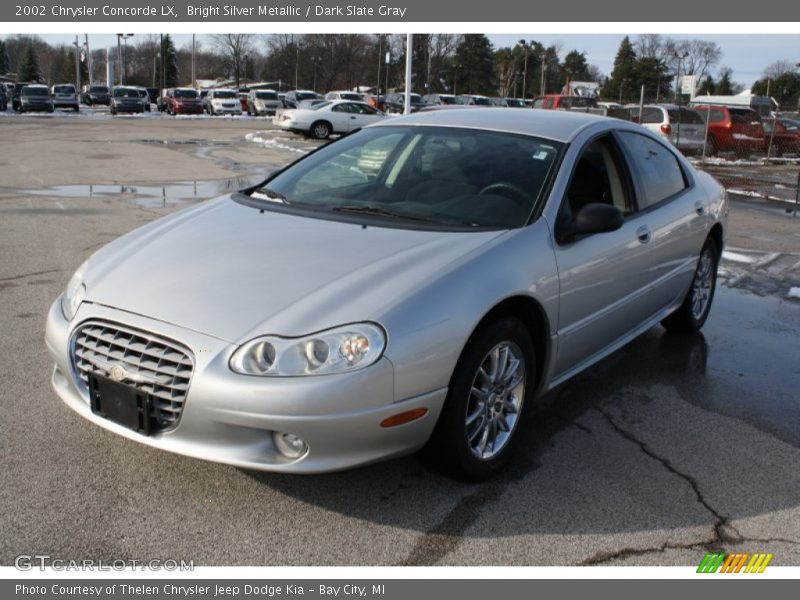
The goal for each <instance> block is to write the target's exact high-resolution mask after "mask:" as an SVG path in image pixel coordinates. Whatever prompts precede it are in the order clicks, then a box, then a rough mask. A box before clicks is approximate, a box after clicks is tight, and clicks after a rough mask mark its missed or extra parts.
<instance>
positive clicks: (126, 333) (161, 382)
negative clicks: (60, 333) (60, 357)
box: [71, 321, 194, 431]
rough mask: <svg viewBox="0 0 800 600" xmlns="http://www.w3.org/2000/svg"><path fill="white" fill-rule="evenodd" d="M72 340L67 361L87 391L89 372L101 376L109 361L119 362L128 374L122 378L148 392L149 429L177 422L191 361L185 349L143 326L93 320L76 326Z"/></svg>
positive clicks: (190, 371)
mask: <svg viewBox="0 0 800 600" xmlns="http://www.w3.org/2000/svg"><path fill="white" fill-rule="evenodd" d="M72 340H73V341H72V346H71V350H72V365H73V368H74V371H75V375H76V376H77V378H78V380H79V384H80V385H81V386H82V388H83V391H84V392H85V393H86V394H87V396H88V394H89V374H90V373H93V374H95V375H99V376H101V377H106V376H107V375H108V372H109V370H110V368H111V367H112V366H114V365H120V366H122V367H123V368H124V369H125V371H126V372H127V373H129V374H131V378H130V380H128V381H124V383H126V384H128V385H131V386H133V387H135V388H136V389H138V390H141V391H143V392H146V393H148V394H149V395H150V397H151V402H150V418H151V422H152V428H153V429H155V430H156V431H163V430H165V429H170V428H171V427H174V426H175V425H177V423H178V420H179V419H180V417H181V411H182V410H183V404H184V402H185V401H186V394H187V393H188V391H189V381H190V379H191V377H192V368H193V366H194V361H193V360H192V356H191V354H190V352H189V351H188V350H186V349H184V348H182V347H181V346H180V345H179V344H177V343H176V342H172V341H170V340H166V339H164V338H161V337H158V336H155V335H153V334H150V333H147V332H144V331H139V330H136V329H130V328H127V327H123V326H121V325H117V324H116V323H109V322H99V321H92V322H89V323H85V324H83V325H81V326H80V327H79V328H78V329H77V331H76V332H75V334H74V336H73V338H72Z"/></svg>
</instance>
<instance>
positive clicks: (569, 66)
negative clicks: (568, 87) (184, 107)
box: [563, 50, 590, 81]
mask: <svg viewBox="0 0 800 600" xmlns="http://www.w3.org/2000/svg"><path fill="white" fill-rule="evenodd" d="M563 69H564V73H566V75H567V77H569V80H570V81H587V80H588V79H589V78H590V77H589V64H588V63H587V62H586V55H585V54H584V53H583V52H578V51H577V50H573V51H572V52H570V53H569V54H567V55H566V56H565V57H564V65H563Z"/></svg>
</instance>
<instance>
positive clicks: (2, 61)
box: [0, 40, 10, 75]
mask: <svg viewBox="0 0 800 600" xmlns="http://www.w3.org/2000/svg"><path fill="white" fill-rule="evenodd" d="M9 70H10V66H9V64H8V49H7V48H6V43H5V42H4V41H3V40H0V75H5V74H6V73H8V72H9Z"/></svg>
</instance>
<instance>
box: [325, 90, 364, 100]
mask: <svg viewBox="0 0 800 600" xmlns="http://www.w3.org/2000/svg"><path fill="white" fill-rule="evenodd" d="M325 100H352V101H354V102H364V99H363V98H362V96H361V94H359V93H358V92H348V91H341V92H328V93H327V94H325Z"/></svg>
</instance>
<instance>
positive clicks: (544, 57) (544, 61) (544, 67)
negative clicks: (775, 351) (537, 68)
mask: <svg viewBox="0 0 800 600" xmlns="http://www.w3.org/2000/svg"><path fill="white" fill-rule="evenodd" d="M545 73H547V51H544V52H542V85H541V88H540V90H539V95H540V96H544V92H545V89H547V88H546V87H545Z"/></svg>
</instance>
